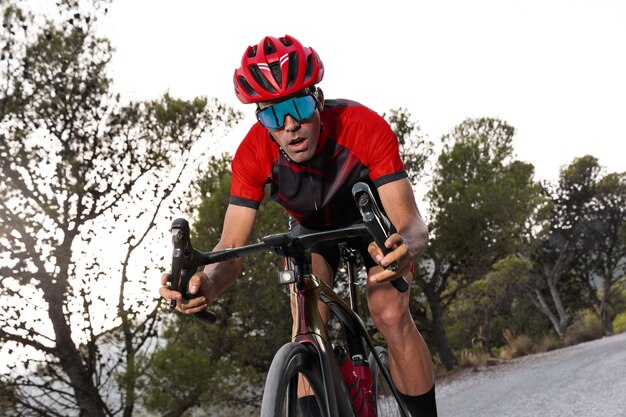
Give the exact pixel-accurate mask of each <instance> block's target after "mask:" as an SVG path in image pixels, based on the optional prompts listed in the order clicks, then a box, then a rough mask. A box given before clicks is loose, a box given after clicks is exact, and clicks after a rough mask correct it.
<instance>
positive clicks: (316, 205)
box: [230, 100, 407, 230]
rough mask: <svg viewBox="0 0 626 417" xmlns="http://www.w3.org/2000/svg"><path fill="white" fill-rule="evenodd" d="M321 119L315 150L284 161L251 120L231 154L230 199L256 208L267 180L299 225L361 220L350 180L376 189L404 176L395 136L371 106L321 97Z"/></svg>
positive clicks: (328, 226)
mask: <svg viewBox="0 0 626 417" xmlns="http://www.w3.org/2000/svg"><path fill="white" fill-rule="evenodd" d="M321 121H322V125H323V129H322V132H321V135H320V139H319V142H318V144H317V150H316V151H315V154H314V156H313V157H312V158H311V159H310V160H308V161H306V162H302V163H295V162H293V161H291V160H289V158H288V157H287V156H286V155H285V154H284V153H282V152H281V151H280V148H279V146H278V144H277V143H276V142H274V140H273V139H272V137H271V136H270V135H269V131H268V130H267V129H265V128H264V127H263V126H261V125H260V124H259V123H258V122H257V123H255V124H254V125H253V126H252V128H251V129H250V131H249V132H248V134H247V135H246V137H245V138H244V140H243V142H242V143H241V145H240V146H239V148H238V149H237V152H236V154H235V158H234V159H233V163H232V184H231V197H230V204H235V205H240V206H246V207H251V208H255V209H256V208H258V207H259V204H260V202H261V200H263V197H264V195H265V187H266V185H267V184H270V191H269V192H270V197H271V198H272V199H273V200H275V201H276V202H278V203H279V204H280V205H282V206H283V207H284V208H285V209H286V210H287V211H288V212H289V214H291V216H292V217H293V218H294V219H295V220H296V221H297V222H298V223H300V224H302V225H303V226H304V227H307V228H310V229H317V230H323V229H331V228H337V227H344V226H347V225H349V224H353V223H355V222H357V221H359V219H361V215H360V213H359V211H358V209H357V207H356V205H355V203H354V200H353V198H352V186H353V185H354V184H355V183H357V182H359V181H363V182H366V183H369V184H370V186H372V185H373V187H371V188H372V192H374V193H376V187H378V186H380V185H382V184H386V183H388V182H392V181H396V180H398V179H401V178H405V177H406V176H407V175H406V172H405V170H404V165H403V163H402V161H401V159H400V155H399V152H398V145H399V144H398V139H397V137H396V136H395V134H394V133H393V130H392V129H391V127H390V126H389V124H388V123H387V122H386V121H385V120H384V119H383V118H382V117H381V116H379V115H378V114H377V113H375V112H374V111H372V110H370V109H368V108H367V107H365V106H362V105H360V104H358V103H355V102H353V101H348V100H326V101H325V102H324V109H323V110H322V112H321Z"/></svg>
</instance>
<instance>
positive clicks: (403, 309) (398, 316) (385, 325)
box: [370, 302, 412, 334]
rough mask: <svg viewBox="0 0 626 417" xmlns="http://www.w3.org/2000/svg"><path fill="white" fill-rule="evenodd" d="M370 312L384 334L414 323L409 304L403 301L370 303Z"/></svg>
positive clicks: (377, 326)
mask: <svg viewBox="0 0 626 417" xmlns="http://www.w3.org/2000/svg"><path fill="white" fill-rule="evenodd" d="M370 314H371V316H372V320H374V324H375V325H376V328H378V330H380V331H381V332H382V333H383V334H385V333H386V332H394V331H399V330H401V329H403V328H404V327H405V326H407V325H410V324H411V323H412V319H411V314H410V313H409V309H408V306H407V305H405V303H402V302H399V303H380V305H370Z"/></svg>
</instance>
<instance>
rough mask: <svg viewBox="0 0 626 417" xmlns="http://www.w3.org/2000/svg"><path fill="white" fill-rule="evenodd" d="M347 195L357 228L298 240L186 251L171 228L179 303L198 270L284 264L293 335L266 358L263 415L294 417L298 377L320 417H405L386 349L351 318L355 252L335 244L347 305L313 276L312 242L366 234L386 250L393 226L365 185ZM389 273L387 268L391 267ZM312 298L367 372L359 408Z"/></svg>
mask: <svg viewBox="0 0 626 417" xmlns="http://www.w3.org/2000/svg"><path fill="white" fill-rule="evenodd" d="M352 191H353V195H354V198H355V202H356V204H357V205H358V207H359V209H360V211H361V214H362V217H363V223H362V224H357V225H353V226H349V227H345V228H341V229H336V230H330V231H323V232H316V233H310V234H305V235H300V236H293V235H292V234H290V233H281V234H275V235H269V236H266V237H264V238H262V239H261V242H259V243H256V244H251V245H246V246H242V247H239V248H233V249H225V250H220V251H214V252H200V251H198V250H195V249H194V248H193V247H192V245H191V241H190V238H189V224H188V223H187V221H186V220H184V219H176V220H175V221H174V222H173V223H172V227H171V233H172V242H173V244H174V251H173V256H172V274H171V281H170V287H171V289H173V290H176V291H181V293H182V294H183V296H184V297H189V296H190V295H189V294H188V293H187V283H188V281H189V279H190V278H191V276H192V275H193V274H194V273H195V272H196V271H197V270H198V268H199V267H201V266H203V265H207V264H210V263H216V262H221V261H224V260H228V259H233V258H236V257H240V256H245V255H251V254H255V253H261V252H268V251H272V252H274V253H276V254H278V255H279V256H283V257H285V258H286V265H287V268H286V269H285V270H284V271H280V272H279V283H280V284H281V285H291V291H292V292H293V293H294V295H295V300H296V303H295V305H296V307H295V310H296V312H297V314H296V320H295V322H296V331H295V335H296V336H295V337H294V338H293V341H292V342H289V343H286V344H285V345H283V346H282V347H281V348H280V349H279V350H278V351H277V353H276V355H275V356H274V359H273V360H272V363H271V365H270V368H269V371H268V374H267V378H266V383H265V388H264V392H263V400H262V403H261V416H262V417H279V416H288V417H295V416H297V415H299V414H298V408H297V391H298V383H299V381H301V378H300V376H303V377H304V378H306V380H307V381H308V383H309V385H310V388H311V389H312V391H313V393H314V395H315V397H316V399H317V404H318V406H319V409H320V411H321V415H322V416H324V417H347V416H357V417H359V416H365V415H370V416H371V415H372V414H367V409H363V407H373V409H374V412H375V413H376V416H378V417H382V416H392V415H399V416H404V417H410V415H409V413H408V411H407V409H406V406H405V405H404V403H403V402H402V400H401V398H400V396H399V393H398V390H397V388H396V387H395V385H394V383H393V380H392V379H391V374H390V372H389V363H388V360H387V352H386V350H385V349H384V348H383V347H380V346H375V345H374V342H373V341H372V339H371V338H370V336H369V334H368V332H367V330H366V328H365V325H364V323H363V321H362V319H361V318H360V316H359V315H358V314H357V311H358V297H357V291H356V283H355V277H356V265H357V262H356V259H357V258H356V257H357V255H356V253H355V252H354V251H353V250H351V249H349V248H347V247H346V246H345V245H341V246H340V248H341V253H342V257H343V259H344V261H345V262H346V265H347V272H348V273H347V275H348V290H349V291H348V292H349V296H348V297H349V305H348V303H346V302H345V301H344V299H343V298H342V297H340V296H339V295H338V294H337V293H336V292H335V291H334V290H333V289H332V288H330V287H329V286H328V285H326V284H325V283H324V282H322V281H321V280H319V279H318V278H317V277H315V276H314V275H313V274H312V267H311V252H310V250H309V249H310V247H311V246H312V245H313V244H315V243H317V242H321V241H324V240H333V241H334V240H343V239H348V238H353V237H360V236H365V235H367V234H370V235H372V237H373V238H374V240H375V241H376V242H377V243H378V245H379V246H380V247H381V248H383V250H385V249H384V245H383V242H384V241H385V240H386V238H387V237H388V236H389V235H390V234H391V233H392V232H393V226H392V225H391V223H390V222H389V220H388V219H387V218H386V217H385V216H384V215H383V214H382V212H381V211H380V210H379V208H378V206H377V204H376V200H375V199H374V197H373V196H372V194H371V192H370V190H369V187H368V186H367V185H366V184H364V183H358V184H356V185H355V186H354V188H353V190H352ZM390 267H392V268H393V267H394V265H391V266H390ZM393 285H394V286H395V287H396V289H398V290H399V291H406V290H407V289H408V285H407V283H406V281H405V280H404V279H403V278H396V279H395V280H394V282H393ZM318 300H321V301H323V302H324V303H325V304H326V305H327V306H328V307H329V309H330V311H331V312H332V313H333V314H334V315H335V317H337V318H338V320H339V322H340V323H341V326H342V328H343V334H344V337H345V342H346V346H345V351H346V354H347V357H348V358H357V359H358V358H360V359H359V360H363V359H365V358H366V357H367V359H368V361H363V364H364V365H366V366H370V374H371V379H372V385H371V391H372V393H373V395H372V396H371V397H370V398H365V393H366V392H367V390H360V391H359V392H357V394H359V393H360V395H363V398H361V400H362V401H361V402H360V403H357V402H355V401H353V398H352V396H351V395H350V394H351V393H354V387H351V388H352V390H350V387H347V386H346V384H345V382H344V377H343V376H342V373H341V368H340V366H339V363H338V360H337V356H336V353H335V347H333V346H332V344H331V341H330V338H329V335H328V332H327V329H326V325H325V323H324V322H323V320H322V319H321V317H320V313H319V310H318ZM173 306H175V304H173ZM195 316H196V317H197V318H199V319H201V320H203V321H206V322H208V323H212V322H214V321H215V320H216V317H215V315H214V314H213V313H211V312H208V311H204V312H202V313H196V314H195ZM342 349H344V348H343V347H342ZM349 390H350V392H349ZM367 400H369V401H372V400H373V402H374V404H372V405H367V404H366V401H367ZM355 404H361V406H360V407H361V409H357V410H355Z"/></svg>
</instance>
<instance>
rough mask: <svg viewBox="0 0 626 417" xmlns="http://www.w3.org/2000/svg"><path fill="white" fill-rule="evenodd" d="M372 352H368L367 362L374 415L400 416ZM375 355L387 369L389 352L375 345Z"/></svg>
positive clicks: (396, 404)
mask: <svg viewBox="0 0 626 417" xmlns="http://www.w3.org/2000/svg"><path fill="white" fill-rule="evenodd" d="M373 355H374V353H373V352H370V355H369V359H368V361H369V363H370V369H371V372H372V392H373V393H374V398H375V400H376V416H377V417H396V416H398V417H400V416H402V412H401V411H400V407H399V406H398V402H397V401H396V399H395V397H394V396H393V393H392V391H391V388H390V387H389V384H388V383H387V381H386V380H385V377H384V376H383V374H382V372H381V371H380V369H379V367H378V362H376V359H375V358H374V357H373ZM376 355H377V356H378V357H379V358H380V360H381V362H382V364H383V366H384V367H385V368H386V369H387V370H388V371H389V354H388V353H387V349H385V348H384V347H382V346H376Z"/></svg>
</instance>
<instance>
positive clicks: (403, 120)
mask: <svg viewBox="0 0 626 417" xmlns="http://www.w3.org/2000/svg"><path fill="white" fill-rule="evenodd" d="M383 117H384V118H385V119H386V120H387V121H388V122H389V124H390V126H391V128H392V129H393V131H394V133H395V134H396V136H397V137H398V141H399V142H400V156H401V157H402V162H404V166H405V169H406V171H407V174H408V176H409V181H411V184H413V186H417V185H418V182H419V181H420V180H422V179H424V177H425V176H426V174H427V173H428V169H427V168H428V164H429V161H430V158H431V157H432V155H433V143H432V142H431V141H429V140H427V139H426V137H424V136H423V135H422V133H421V128H420V126H419V124H418V123H417V122H416V121H413V120H412V117H411V113H409V111H408V110H407V109H403V108H398V109H391V110H390V111H389V114H386V113H384V114H383Z"/></svg>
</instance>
